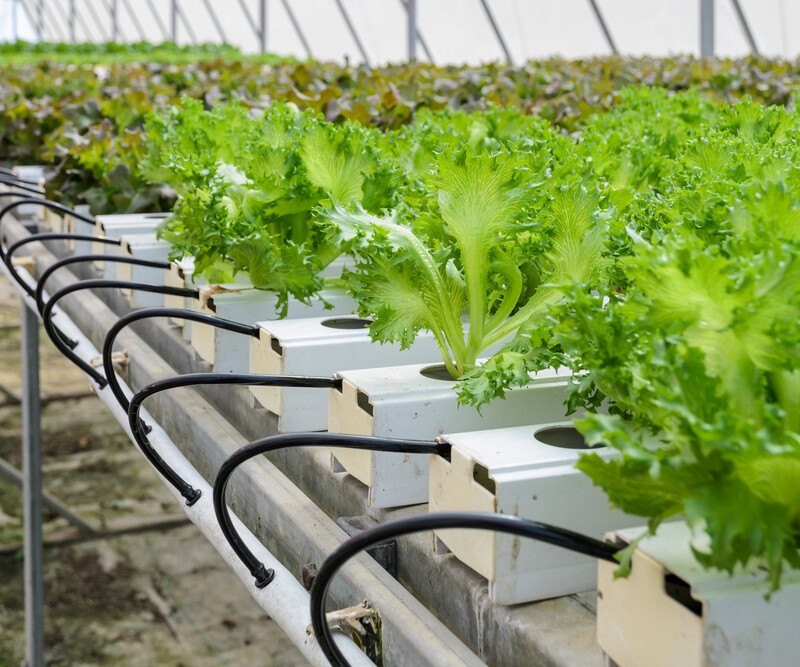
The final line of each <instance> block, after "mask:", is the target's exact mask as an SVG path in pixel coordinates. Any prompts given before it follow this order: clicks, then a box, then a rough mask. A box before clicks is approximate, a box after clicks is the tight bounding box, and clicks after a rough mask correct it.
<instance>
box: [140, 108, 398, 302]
mask: <svg viewBox="0 0 800 667" xmlns="http://www.w3.org/2000/svg"><path fill="white" fill-rule="evenodd" d="M147 132H148V137H149V144H148V146H149V153H148V155H147V158H146V159H145V160H143V162H142V170H143V172H144V173H145V174H146V175H147V176H148V177H149V178H150V179H152V180H153V181H154V182H158V181H159V180H162V179H163V180H166V181H167V182H168V183H169V184H170V185H171V186H172V187H173V188H174V189H175V191H176V193H177V195H178V201H177V203H176V206H175V211H174V215H173V216H172V217H171V218H170V219H169V220H168V221H167V222H166V224H165V225H164V226H163V228H162V230H161V234H162V236H163V237H164V238H167V239H169V241H170V242H171V243H172V245H173V253H174V255H175V256H179V255H181V254H190V255H192V256H194V257H195V262H196V263H195V271H196V273H197V274H198V275H202V274H204V273H205V272H206V271H208V270H209V269H211V268H213V267H218V265H219V262H220V261H222V262H226V263H228V265H229V266H230V267H231V270H232V271H234V272H239V271H244V272H247V273H248V275H249V278H250V281H251V282H252V283H253V285H254V286H255V287H257V288H259V289H268V290H275V291H276V292H278V293H279V296H280V304H281V306H285V304H286V299H287V298H288V296H289V295H291V296H294V297H295V298H297V299H300V300H302V301H307V300H308V299H309V298H311V297H312V296H314V295H316V294H317V293H318V292H319V291H320V290H321V289H322V286H323V283H322V280H321V279H320V278H319V277H318V274H319V273H320V271H322V269H324V268H325V267H326V266H328V265H329V264H330V263H331V262H332V261H333V260H334V259H336V258H337V257H338V256H339V255H340V254H341V249H340V247H339V246H338V245H337V244H336V243H331V242H330V241H329V239H327V238H326V235H325V234H324V232H323V231H322V230H321V229H320V228H319V226H318V224H317V221H316V214H315V213H314V210H315V209H316V208H317V207H318V206H320V205H321V204H323V203H328V204H330V203H333V202H342V203H343V204H347V205H350V204H353V203H359V204H361V205H362V206H366V207H368V208H377V209H379V208H381V207H384V206H387V205H390V204H391V202H392V197H393V193H394V191H395V187H394V180H395V174H394V167H393V166H392V164H390V163H389V162H388V161H387V160H386V159H385V158H384V157H383V156H381V155H380V154H379V153H378V150H377V140H378V133H377V131H376V130H369V129H368V128H365V127H362V126H360V125H356V124H352V123H344V124H340V125H332V124H330V123H326V122H324V120H323V119H321V118H320V117H319V116H315V115H314V114H312V113H310V112H305V113H301V112H300V111H299V110H298V109H297V107H295V106H294V105H291V104H276V105H274V106H272V107H271V108H269V109H268V110H266V111H264V112H259V113H251V111H250V110H249V109H248V108H247V107H245V106H243V105H241V104H223V105H218V106H217V107H215V108H214V109H212V110H210V111H206V110H205V109H204V108H203V105H202V104H201V103H199V102H197V101H194V100H188V99H187V100H184V103H183V104H182V106H181V107H173V108H171V109H169V110H168V111H167V112H166V113H164V114H154V115H152V116H151V117H150V119H149V121H148V126H147Z"/></svg>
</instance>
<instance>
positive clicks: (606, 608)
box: [597, 522, 800, 667]
mask: <svg viewBox="0 0 800 667" xmlns="http://www.w3.org/2000/svg"><path fill="white" fill-rule="evenodd" d="M644 531H645V529H644V528H633V529H627V530H619V531H615V532H614V533H612V534H610V535H609V536H608V539H609V540H610V541H613V542H616V543H618V544H620V546H624V545H626V544H628V543H630V542H631V541H632V540H633V539H635V538H636V537H637V536H639V535H641V534H642V533H643V532H644ZM692 545H694V546H695V547H696V548H697V549H699V550H700V551H705V550H707V545H708V538H707V536H706V535H705V534H704V533H700V534H699V535H698V536H697V537H695V538H694V539H693V537H692V534H691V531H690V530H689V528H688V526H687V525H686V524H685V523H683V522H675V523H669V524H664V525H662V526H660V527H659V528H658V531H657V534H656V535H655V536H654V537H647V538H645V539H643V540H642V541H641V542H640V543H639V545H638V547H637V549H636V551H635V553H634V554H633V560H632V567H631V573H630V576H629V577H628V578H624V579H623V578H620V579H614V576H613V575H614V570H615V569H616V566H615V565H614V564H613V563H607V562H601V563H600V566H599V572H598V578H597V584H598V600H597V636H598V641H599V642H600V646H601V648H602V649H603V651H604V652H605V653H606V655H607V656H608V658H609V664H611V665H614V664H616V665H618V666H619V667H639V666H640V665H647V667H675V666H676V665H680V667H751V666H755V665H757V666H759V667H760V666H761V665H764V666H767V665H769V666H774V667H778V666H781V667H783V666H786V667H788V666H789V665H796V664H798V662H800V632H798V627H800V626H799V625H798V618H800V572H798V571H796V570H795V571H792V570H787V571H786V572H785V573H784V576H783V586H782V588H781V589H780V590H779V591H778V592H776V593H773V594H772V596H771V597H770V599H766V594H767V593H768V591H769V585H768V584H767V583H766V581H765V579H766V573H765V572H764V571H763V570H760V569H759V568H758V567H756V566H753V567H751V568H748V570H747V571H742V572H740V573H737V574H735V575H734V576H733V577H730V576H728V575H727V574H726V573H724V572H719V571H717V570H705V569H703V567H702V566H701V565H700V564H699V563H698V562H697V559H696V558H695V557H694V554H693V553H692V549H691V547H692Z"/></svg>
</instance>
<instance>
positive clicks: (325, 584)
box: [214, 450, 619, 667]
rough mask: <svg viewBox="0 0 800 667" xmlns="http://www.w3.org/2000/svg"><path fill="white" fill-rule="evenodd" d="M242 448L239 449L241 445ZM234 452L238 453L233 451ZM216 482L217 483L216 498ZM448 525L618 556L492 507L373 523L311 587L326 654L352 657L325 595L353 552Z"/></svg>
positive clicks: (339, 662)
mask: <svg viewBox="0 0 800 667" xmlns="http://www.w3.org/2000/svg"><path fill="white" fill-rule="evenodd" d="M240 451H241V450H240ZM234 456H235V455H234ZM216 492H217V485H216V484H214V499H215V501H216ZM445 528H460V529H476V530H492V531H495V532H500V533H508V534H511V535H517V536H519V537H526V538H529V539H533V540H539V541H540V542H545V543H547V544H552V545H554V546H557V547H561V548H563V549H568V550H570V551H575V552H577V553H581V554H584V555H586V556H592V557H594V558H598V559H601V560H607V561H611V562H616V559H615V557H614V555H615V554H616V553H617V551H618V550H619V549H618V548H617V547H615V546H614V545H612V544H608V543H607V542H601V541H600V540H596V539H594V538H593V537H589V536H587V535H581V534H580V533H575V532H573V531H571V530H565V529H564V528H558V527H556V526H550V525H548V524H545V523H539V522H538V521H529V520H528V519H521V518H520V517H517V516H512V515H506V514H492V513H488V512H441V513H436V514H423V515H420V516H412V517H407V518H405V519H398V520H396V521H390V522H388V523H385V524H382V525H380V526H376V527H375V528H370V529H369V530H365V531H364V532H362V533H359V534H357V535H355V536H354V537H351V538H350V539H349V540H347V542H345V543H344V544H342V545H341V546H340V547H339V548H338V549H336V551H334V552H333V553H332V554H331V555H330V556H328V558H327V559H325V561H324V562H323V563H322V566H321V567H320V568H319V570H318V571H317V575H316V577H315V578H314V584H313V586H312V587H311V623H312V625H313V627H314V635H315V636H316V638H317V641H319V643H320V647H321V648H322V651H323V653H324V654H325V656H326V657H327V658H328V660H330V662H331V664H332V665H333V666H334V667H350V663H349V662H348V661H347V659H346V658H345V656H344V655H343V654H342V652H341V651H340V650H339V647H338V646H337V645H336V643H335V641H334V637H333V633H332V632H331V629H330V627H329V626H328V622H327V618H326V616H325V601H326V599H327V596H328V588H329V587H330V584H331V580H332V579H333V577H334V575H335V574H336V573H337V572H338V571H339V570H340V569H341V568H342V566H343V565H344V564H345V563H346V562H347V561H348V560H350V559H351V558H353V557H354V556H356V555H357V554H358V553H360V552H361V551H363V550H364V549H368V548H369V547H372V546H375V545H376V544H380V543H381V542H385V541H387V540H390V539H393V538H396V537H401V536H403V535H409V534H411V533H418V532H422V531H425V530H442V529H445Z"/></svg>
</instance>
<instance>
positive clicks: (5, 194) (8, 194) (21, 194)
mask: <svg viewBox="0 0 800 667" xmlns="http://www.w3.org/2000/svg"><path fill="white" fill-rule="evenodd" d="M0 197H27V198H28V199H30V198H31V195H30V192H14V191H13V190H4V191H3V192H0ZM43 201H47V200H46V199H39V200H38V201H37V203H40V202H43Z"/></svg>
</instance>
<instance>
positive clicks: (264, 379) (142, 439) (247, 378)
mask: <svg viewBox="0 0 800 667" xmlns="http://www.w3.org/2000/svg"><path fill="white" fill-rule="evenodd" d="M108 375H109V374H108V371H107V375H106V376H107V377H108ZM200 385H246V386H262V387H325V388H327V387H338V386H341V380H338V379H335V378H330V377H299V376H285V375H251V374H247V373H191V374H188V375H179V376H176V377H169V378H164V379H162V380H156V381H155V382H152V383H150V384H149V385H147V386H146V387H143V388H142V389H140V390H139V391H137V392H136V393H135V394H134V395H133V398H131V401H130V405H129V406H128V425H129V426H130V429H131V433H132V434H133V437H134V440H136V444H137V445H139V449H141V450H142V453H143V454H144V455H145V458H147V460H148V461H150V463H151V464H152V465H153V467H154V468H155V469H156V470H157V471H158V472H159V473H160V474H161V476H162V477H164V478H165V479H166V480H167V481H168V482H169V483H170V484H172V486H174V487H175V489H177V490H178V492H179V493H180V494H181V495H182V496H183V497H184V498H185V499H186V504H187V505H193V504H194V503H195V502H197V500H198V499H199V498H200V494H201V491H200V490H199V489H195V488H194V487H192V486H191V484H189V483H188V482H187V481H186V480H184V479H183V478H182V477H181V476H180V475H178V474H177V473H176V472H175V471H174V470H173V469H172V468H170V466H169V465H168V464H167V463H166V461H164V459H163V458H161V456H160V455H159V453H158V451H157V450H156V449H155V447H153V445H152V443H151V442H150V441H149V440H148V438H147V430H146V428H145V424H144V423H143V422H142V420H141V418H140V415H141V409H142V404H143V403H144V401H145V400H147V399H148V398H150V397H151V396H153V395H155V394H158V393H161V392H164V391H168V390H170V389H179V388H183V387H197V386H200ZM264 585H265V586H266V584H264Z"/></svg>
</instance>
